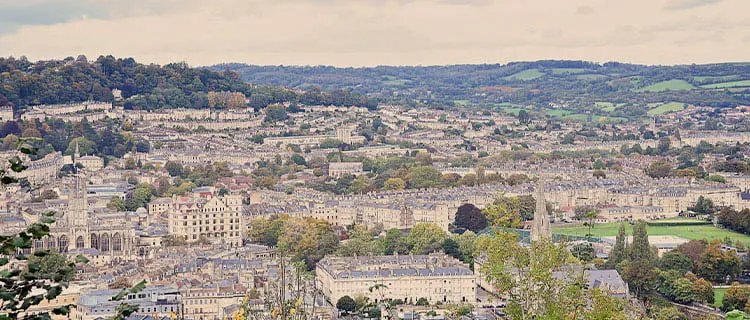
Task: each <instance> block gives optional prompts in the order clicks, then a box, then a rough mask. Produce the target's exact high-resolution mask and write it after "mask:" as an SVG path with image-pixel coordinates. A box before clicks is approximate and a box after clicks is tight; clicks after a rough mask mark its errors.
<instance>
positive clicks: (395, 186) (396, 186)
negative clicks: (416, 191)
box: [383, 178, 406, 190]
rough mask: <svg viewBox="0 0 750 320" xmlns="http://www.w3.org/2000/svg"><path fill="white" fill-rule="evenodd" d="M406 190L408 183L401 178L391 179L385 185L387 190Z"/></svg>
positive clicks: (384, 187)
mask: <svg viewBox="0 0 750 320" xmlns="http://www.w3.org/2000/svg"><path fill="white" fill-rule="evenodd" d="M404 188H406V182H404V180H403V179H401V178H389V179H388V180H386V181H385V183H384V184H383V189H385V190H404Z"/></svg>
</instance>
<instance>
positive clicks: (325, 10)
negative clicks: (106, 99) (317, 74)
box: [0, 0, 750, 66]
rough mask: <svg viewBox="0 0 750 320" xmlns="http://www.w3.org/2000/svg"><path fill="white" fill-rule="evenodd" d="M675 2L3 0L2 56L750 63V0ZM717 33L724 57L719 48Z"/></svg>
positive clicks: (356, 62) (341, 62) (357, 62)
mask: <svg viewBox="0 0 750 320" xmlns="http://www.w3.org/2000/svg"><path fill="white" fill-rule="evenodd" d="M691 1H695V0H691ZM714 1H715V0H714ZM686 2H687V1H685V0H683V1H679V3H680V4H682V5H684V4H685V3H686ZM703 2H705V0H704V1H703ZM17 3H22V4H23V5H19V4H17ZM675 3H676V2H675V1H674V0H629V1H609V0H607V1H604V0H566V1H552V0H527V1H517V0H212V1H210V2H207V1H202V0H129V1H121V0H79V1H75V0H25V1H24V2H21V1H17V0H13V1H11V0H0V21H4V22H3V23H5V24H6V25H11V26H12V31H6V32H5V33H0V48H2V49H3V50H8V51H10V52H12V53H13V54H15V55H26V56H28V57H29V58H30V59H51V58H60V57H65V56H75V55H78V54H86V55H87V56H90V57H92V56H93V57H95V56H98V55H100V54H112V55H115V56H132V57H134V58H136V59H138V60H140V61H144V62H156V63H168V62H172V61H187V62H188V63H190V64H193V65H210V64H214V63H219V62H247V63H254V64H287V65H288V64H302V65H318V64H328V65H338V66H362V65H378V64H387V65H404V64H410V65H414V64H423V65H424V64H450V63H496V62H507V61H515V60H533V59H549V58H553V59H585V60H594V61H610V60H620V61H627V62H636V63H659V64H665V63H666V64H671V63H692V62H698V63H699V62H714V61H722V60H735V61H736V60H750V56H748V54H749V53H748V50H747V42H746V39H745V37H746V36H747V30H748V27H750V17H747V15H746V14H745V13H746V12H750V2H749V1H747V0H723V1H718V2H715V3H714V4H713V5H710V6H709V5H704V6H698V7H694V8H693V9H692V10H664V8H665V7H668V6H670V5H675ZM55 6H57V7H55ZM45 7H49V8H57V9H56V10H48V9H47V10H46V9H45ZM7 8H12V10H15V11H14V12H16V13H18V12H20V11H21V9H19V8H24V9H26V12H29V13H25V14H26V16H23V17H22V16H18V15H13V17H15V18H13V20H11V19H5V17H6V16H8V17H9V16H11V14H8V13H6V12H5V11H6V9H7ZM45 10H46V11H45ZM30 12H34V13H35V15H36V14H37V13H38V16H34V15H32V14H31V13H30ZM45 12H48V13H45ZM3 15H5V16H3ZM0 28H2V25H0ZM717 34H720V35H721V36H720V40H721V41H722V50H716V49H715V48H716V46H715V44H716V42H715V41H714V42H711V40H712V36H714V35H717ZM686 52H687V53H689V54H686ZM4 53H5V52H3V54H4Z"/></svg>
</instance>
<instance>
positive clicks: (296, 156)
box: [291, 153, 307, 166]
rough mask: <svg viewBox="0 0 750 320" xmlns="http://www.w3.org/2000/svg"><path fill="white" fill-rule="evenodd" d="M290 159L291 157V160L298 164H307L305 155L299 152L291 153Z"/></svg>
mask: <svg viewBox="0 0 750 320" xmlns="http://www.w3.org/2000/svg"><path fill="white" fill-rule="evenodd" d="M291 159H292V162H294V163H295V164H296V165H298V166H307V161H306V160H305V157H303V156H301V155H299V154H296V153H295V154H294V155H292V158H291Z"/></svg>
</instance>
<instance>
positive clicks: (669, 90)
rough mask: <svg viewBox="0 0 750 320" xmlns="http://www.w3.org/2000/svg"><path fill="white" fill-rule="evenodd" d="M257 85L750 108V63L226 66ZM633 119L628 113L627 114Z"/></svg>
mask: <svg viewBox="0 0 750 320" xmlns="http://www.w3.org/2000/svg"><path fill="white" fill-rule="evenodd" d="M211 69H213V70H219V71H221V70H232V71H236V72H238V73H239V74H240V76H241V77H242V79H243V80H246V81H249V82H250V83H254V84H267V85H281V86H286V87H293V88H301V89H305V88H310V87H321V88H323V89H324V90H330V89H333V88H339V89H340V88H348V89H353V90H357V91H360V92H363V93H366V94H371V95H376V96H378V97H381V98H384V99H389V100H391V101H394V102H399V103H402V104H407V105H409V104H411V105H418V104H420V103H422V104H428V105H429V104H433V105H442V106H453V105H477V106H485V107H492V106H500V105H501V104H503V103H513V104H523V105H526V104H535V105H538V106H547V105H548V104H549V103H559V102H560V101H565V102H567V103H570V104H571V105H573V106H580V107H585V106H589V105H593V104H594V103H595V102H597V101H607V102H610V103H615V104H620V108H623V109H624V108H627V107H629V106H628V105H627V104H629V105H639V104H640V105H645V104H648V103H660V102H669V101H678V102H681V103H688V104H695V105H707V106H714V107H730V106H736V105H746V104H748V103H750V81H744V80H748V79H750V64H739V63H737V64H730V63H727V64H708V65H678V66H644V65H635V64H624V63H617V62H608V63H604V64H598V63H591V62H585V61H535V62H515V63H509V64H506V65H500V64H479V65H449V66H416V67H412V66H407V67H391V66H378V67H368V68H335V67H328V66H306V67H297V66H253V65H245V64H222V65H217V66H213V67H211ZM624 114H627V112H624Z"/></svg>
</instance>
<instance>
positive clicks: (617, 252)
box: [605, 223, 627, 269]
mask: <svg viewBox="0 0 750 320" xmlns="http://www.w3.org/2000/svg"><path fill="white" fill-rule="evenodd" d="M626 242H627V235H626V234H625V224H624V223H621V224H620V229H619V230H618V231H617V237H616V238H615V246H614V247H613V248H612V251H611V252H610V254H609V260H607V263H606V264H605V267H606V268H607V269H614V268H615V267H616V266H617V264H618V263H620V262H622V261H623V260H625V259H626V258H627V252H626V247H625V243H626Z"/></svg>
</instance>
